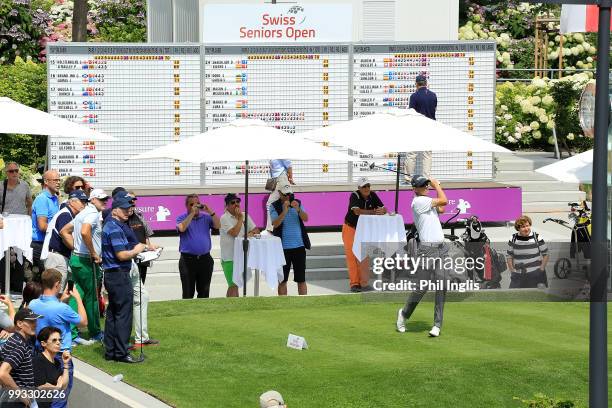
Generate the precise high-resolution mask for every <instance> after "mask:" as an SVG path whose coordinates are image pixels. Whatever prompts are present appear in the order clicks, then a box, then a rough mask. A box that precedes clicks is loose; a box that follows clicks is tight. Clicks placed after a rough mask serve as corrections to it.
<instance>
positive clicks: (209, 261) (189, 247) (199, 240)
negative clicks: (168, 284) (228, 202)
mask: <svg viewBox="0 0 612 408" xmlns="http://www.w3.org/2000/svg"><path fill="white" fill-rule="evenodd" d="M185 206H186V207H187V212H186V213H184V214H181V215H179V216H178V218H177V219H176V223H177V225H176V228H177V230H178V232H179V237H180V242H179V252H180V253H181V259H180V260H179V262H182V267H181V265H180V264H179V271H180V273H181V285H182V287H183V299H191V298H193V295H194V294H195V291H196V290H197V292H198V294H197V297H198V298H207V297H209V295H210V280H211V278H212V272H213V268H214V261H213V258H212V256H210V249H211V246H212V244H211V239H210V231H211V229H212V228H215V229H219V227H220V226H221V222H220V220H219V217H217V215H216V214H215V212H214V211H213V210H211V209H210V208H209V207H208V206H207V205H206V204H201V203H200V198H199V197H198V195H197V194H190V195H188V196H187V197H186V199H185ZM201 210H203V211H201Z"/></svg>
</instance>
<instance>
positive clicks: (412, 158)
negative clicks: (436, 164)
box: [404, 152, 431, 181]
mask: <svg viewBox="0 0 612 408" xmlns="http://www.w3.org/2000/svg"><path fill="white" fill-rule="evenodd" d="M417 158H418V159H419V160H418V161H419V162H420V164H421V165H420V166H419V168H418V169H417ZM404 173H406V174H409V175H410V176H404V177H405V178H406V180H407V181H410V179H411V177H412V176H414V175H416V174H420V175H423V176H425V177H427V178H429V177H431V152H407V153H406V157H405V158H404Z"/></svg>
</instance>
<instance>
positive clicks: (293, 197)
mask: <svg viewBox="0 0 612 408" xmlns="http://www.w3.org/2000/svg"><path fill="white" fill-rule="evenodd" d="M287 197H288V198H289V202H292V201H293V200H295V195H294V194H293V193H289V194H287Z"/></svg>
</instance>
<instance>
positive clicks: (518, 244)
mask: <svg viewBox="0 0 612 408" xmlns="http://www.w3.org/2000/svg"><path fill="white" fill-rule="evenodd" d="M531 225H532V222H531V218H529V217H528V216H526V215H523V216H521V217H519V218H518V219H517V220H516V221H515V222H514V229H516V231H517V232H516V233H515V234H513V235H512V238H511V239H510V241H508V258H507V259H506V262H507V264H508V269H509V270H510V289H515V288H537V287H539V286H541V285H543V286H548V279H547V278H546V264H547V263H548V258H549V256H548V247H547V246H546V243H545V242H544V240H543V239H542V238H540V236H539V235H538V234H537V233H536V232H534V231H532V230H531Z"/></svg>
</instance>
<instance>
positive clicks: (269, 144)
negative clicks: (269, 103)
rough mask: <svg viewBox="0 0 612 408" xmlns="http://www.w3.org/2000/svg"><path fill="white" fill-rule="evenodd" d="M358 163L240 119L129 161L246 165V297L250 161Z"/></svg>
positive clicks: (316, 145) (317, 145) (277, 131)
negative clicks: (285, 160) (152, 160)
mask: <svg viewBox="0 0 612 408" xmlns="http://www.w3.org/2000/svg"><path fill="white" fill-rule="evenodd" d="M279 158H283V159H292V160H322V161H342V162H348V161H351V160H354V158H353V157H351V156H349V155H347V154H345V153H341V152H339V151H336V150H332V149H330V148H328V147H324V146H322V145H321V144H318V143H315V142H311V141H308V140H304V139H303V138H302V137H300V136H297V135H291V134H289V133H286V132H284V131H282V130H279V129H276V128H273V127H271V126H268V125H266V123H265V122H264V121H262V120H259V119H237V120H235V121H233V122H230V123H229V124H227V125H225V126H222V127H219V128H217V129H213V130H209V131H208V132H205V133H201V134H199V135H197V136H192V137H190V138H188V139H184V140H181V141H180V142H177V143H171V144H168V145H165V146H161V147H158V148H156V149H153V150H151V151H148V152H145V153H141V154H139V155H136V156H134V157H132V158H130V159H128V160H148V159H174V160H181V161H185V162H190V163H204V162H223V161H244V162H245V179H244V196H245V200H244V212H245V217H244V231H245V235H244V238H243V245H242V248H243V251H244V261H243V268H244V269H243V271H242V274H243V276H242V277H243V280H242V281H243V285H244V286H243V294H244V295H245V296H246V269H247V251H248V242H249V241H248V240H247V237H246V232H247V231H248V227H247V220H248V214H249V171H248V169H249V161H253V160H273V159H279Z"/></svg>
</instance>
